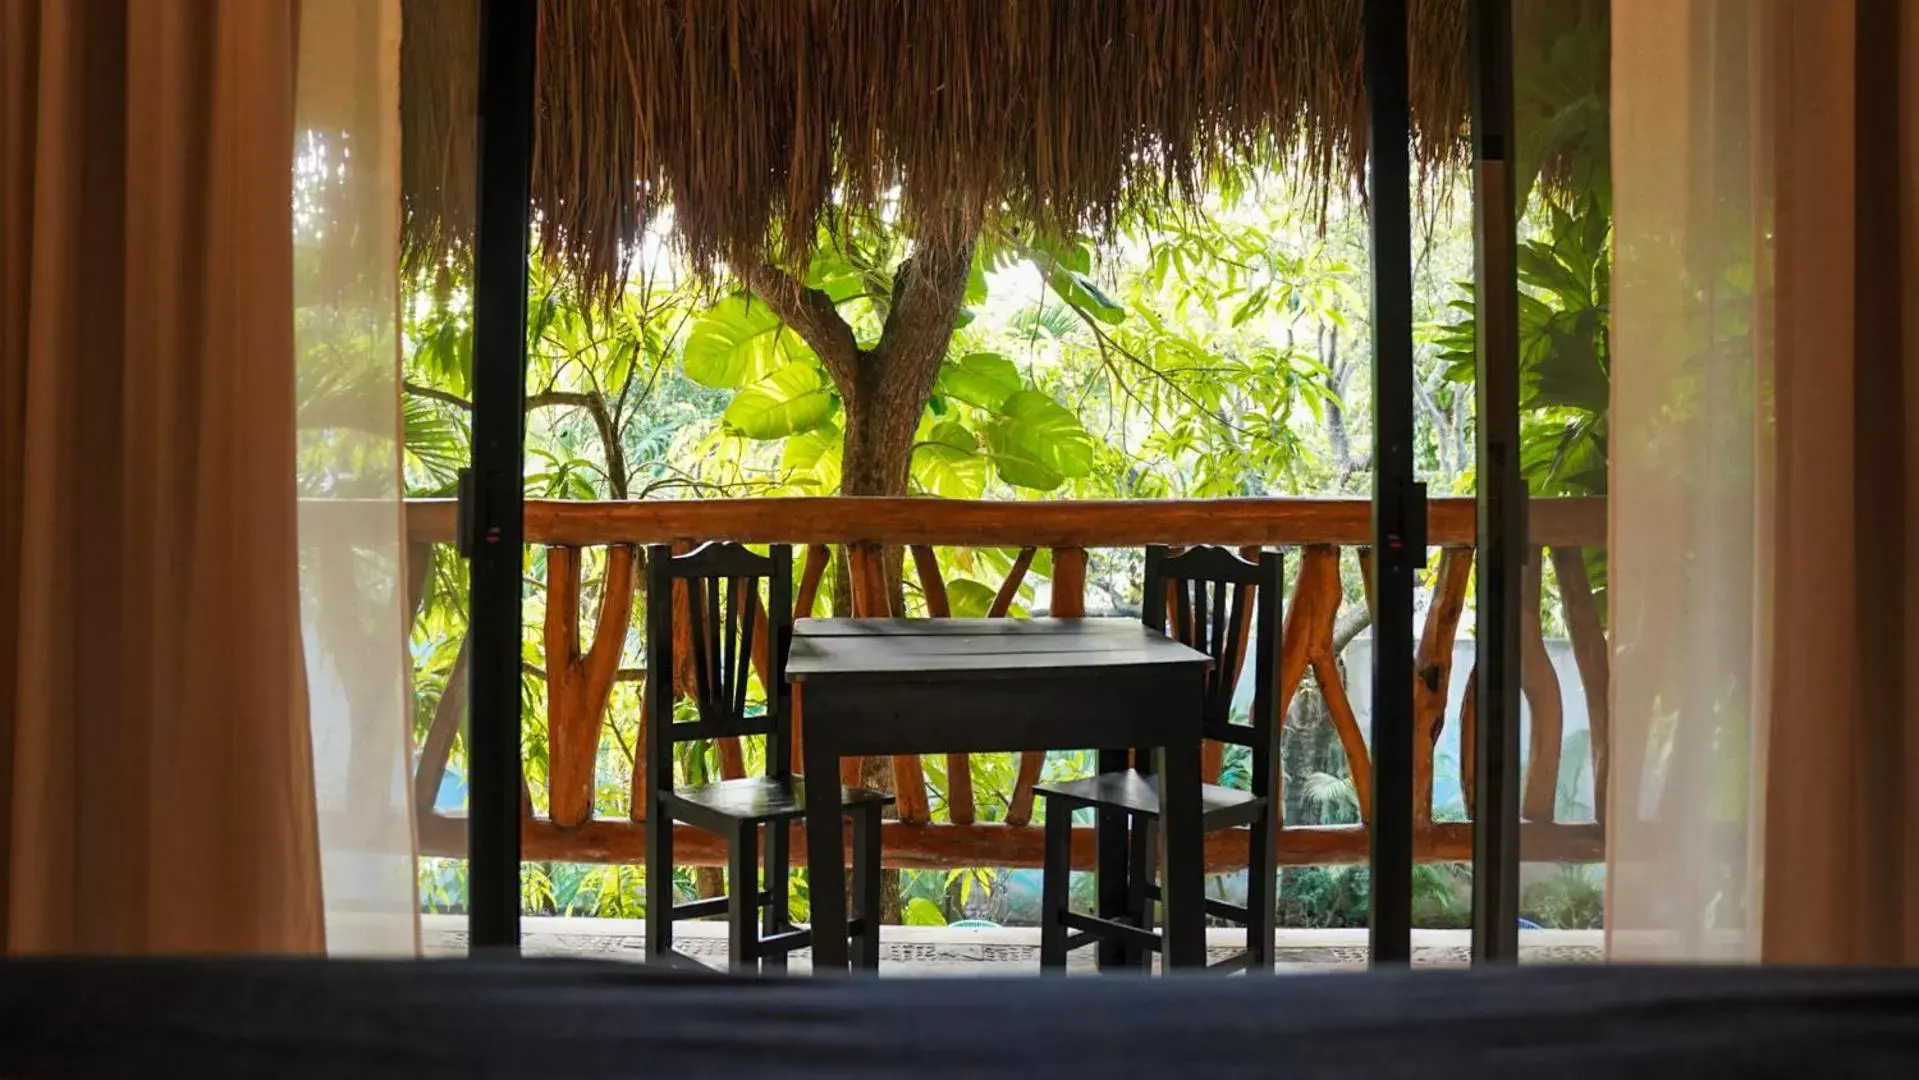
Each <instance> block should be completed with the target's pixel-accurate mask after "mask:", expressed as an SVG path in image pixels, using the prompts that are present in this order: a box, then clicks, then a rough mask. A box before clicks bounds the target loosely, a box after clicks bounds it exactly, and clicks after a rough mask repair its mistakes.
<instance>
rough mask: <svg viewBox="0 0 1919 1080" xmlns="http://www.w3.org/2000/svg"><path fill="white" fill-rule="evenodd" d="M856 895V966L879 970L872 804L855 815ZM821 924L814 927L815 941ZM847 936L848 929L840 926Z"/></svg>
mask: <svg viewBox="0 0 1919 1080" xmlns="http://www.w3.org/2000/svg"><path fill="white" fill-rule="evenodd" d="M853 895H854V896H855V897H856V898H857V904H858V911H857V913H856V915H855V916H854V917H855V918H857V919H859V920H860V933H859V935H858V936H857V937H855V938H854V939H853V949H852V957H853V967H854V968H855V969H856V970H861V969H863V970H866V971H878V970H879V969H880V807H879V805H878V804H869V805H866V806H862V807H860V808H859V809H858V810H856V811H854V812H853ZM819 932H820V927H819V923H817V922H815V923H814V924H813V933H814V935H815V940H817V935H818V934H819ZM838 932H839V933H842V934H844V933H846V932H847V928H846V927H843V926H842V927H839V928H838Z"/></svg>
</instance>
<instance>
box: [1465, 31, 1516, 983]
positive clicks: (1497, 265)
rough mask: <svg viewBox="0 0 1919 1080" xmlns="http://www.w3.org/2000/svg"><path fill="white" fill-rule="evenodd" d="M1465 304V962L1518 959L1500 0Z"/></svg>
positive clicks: (1512, 304)
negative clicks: (1473, 417) (1472, 493)
mask: <svg viewBox="0 0 1919 1080" xmlns="http://www.w3.org/2000/svg"><path fill="white" fill-rule="evenodd" d="M1471 19H1472V29H1471V36H1472V112H1473V158H1474V175H1473V222H1474V237H1473V241H1474V244H1473V249H1474V262H1475V266H1474V275H1473V277H1474V286H1473V290H1474V301H1475V306H1474V311H1475V316H1476V318H1477V321H1478V329H1479V340H1478V351H1479V356H1478V372H1477V380H1476V382H1477V386H1478V395H1479V400H1478V414H1479V415H1478V428H1479V469H1478V485H1479V498H1478V503H1479V505H1478V511H1479V522H1478V523H1479V531H1478V551H1477V557H1478V580H1479V593H1478V596H1477V612H1476V619H1477V621H1476V622H1475V624H1474V625H1475V627H1476V635H1475V636H1476V638H1477V641H1476V644H1477V648H1478V651H1479V665H1478V672H1479V675H1478V677H1479V685H1478V686H1477V687H1476V688H1475V689H1476V691H1477V698H1478V715H1477V723H1478V725H1479V730H1478V745H1477V748H1476V751H1475V752H1476V754H1477V755H1478V759H1477V761H1476V762H1475V765H1476V768H1477V773H1478V775H1477V777H1476V778H1475V788H1474V791H1473V962H1474V963H1476V964H1484V963H1510V962H1514V961H1517V960H1518V959H1519V795H1520V792H1519V690H1520V682H1519V679H1520V663H1521V660H1520V651H1519V623H1520V607H1519V605H1520V604H1522V603H1527V602H1531V601H1529V600H1528V598H1526V597H1524V596H1523V595H1522V588H1521V583H1522V582H1523V581H1524V580H1525V568H1526V559H1527V557H1528V555H1527V546H1526V479H1525V476H1524V475H1523V474H1522V473H1521V472H1520V465H1519V322H1518V284H1517V279H1516V277H1515V274H1516V265H1515V264H1516V260H1515V257H1514V234H1515V231H1516V220H1515V219H1516V215H1517V213H1518V207H1517V206H1515V205H1514V192H1515V190H1516V187H1515V185H1516V180H1517V178H1516V177H1514V176H1513V159H1512V135H1513V130H1512V128H1513V94H1512V77H1513V57H1512V5H1511V0H1472V8H1471Z"/></svg>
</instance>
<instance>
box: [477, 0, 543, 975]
mask: <svg viewBox="0 0 1919 1080" xmlns="http://www.w3.org/2000/svg"><path fill="white" fill-rule="evenodd" d="M476 2H481V3H482V4H483V6H482V8H481V13H480V102H479V107H480V124H479V129H480V136H479V143H480V145H479V157H480V162H479V190H478V195H479V211H478V213H479V221H478V223H477V233H476V237H475V243H474V259H473V264H474V265H473V468H472V469H471V470H470V471H469V472H468V473H467V474H466V475H465V476H463V477H462V478H461V481H462V482H461V493H460V494H461V518H462V521H463V525H464V527H463V530H462V536H461V542H462V545H463V546H464V548H465V550H466V554H467V557H468V558H469V559H471V560H472V564H471V566H470V568H469V574H470V581H471V586H470V596H471V604H472V611H471V615H470V629H469V631H468V634H469V640H470V642H471V645H470V647H471V649H472V661H473V662H472V665H471V667H470V675H469V678H470V679H471V687H470V689H471V693H470V696H469V697H468V700H469V701H471V702H472V716H471V725H472V726H471V728H470V730H469V738H468V743H467V755H468V765H469V768H470V770H471V775H470V776H469V777H468V778H467V799H468V808H467V859H468V860H469V869H470V873H469V875H468V880H467V896H468V925H467V931H468V935H469V940H470V941H471V943H472V945H471V947H472V949H473V950H474V951H476V952H478V951H486V950H496V949H498V950H517V949H518V948H519V944H520V580H521V572H522V563H523V562H524V542H523V541H524V529H523V527H522V522H521V516H520V515H521V489H520V483H521V481H520V477H521V474H522V472H523V471H524V470H523V468H522V466H521V458H522V455H523V453H524V450H525V435H526V432H525V416H526V257H527V191H528V188H529V187H530V185H531V176H532V166H533V50H534V32H535V25H534V9H533V0H476Z"/></svg>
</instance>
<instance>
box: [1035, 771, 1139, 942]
mask: <svg viewBox="0 0 1919 1080" xmlns="http://www.w3.org/2000/svg"><path fill="white" fill-rule="evenodd" d="M1127 757H1128V755H1127V753H1126V751H1124V750H1101V751H1100V752H1099V756H1098V768H1099V771H1100V772H1102V773H1108V772H1118V771H1120V770H1121V769H1124V768H1126V766H1127ZM1062 809H1064V808H1062ZM1047 812H1048V813H1049V814H1050V813H1051V812H1052V808H1051V807H1048V808H1047ZM1129 824H1130V816H1129V815H1128V814H1126V813H1124V812H1122V811H1119V810H1101V811H1098V812H1097V814H1096V815H1095V816H1094V819H1093V849H1094V853H1095V858H1094V862H1093V882H1094V889H1095V892H1096V893H1097V897H1098V899H1097V904H1096V911H1095V914H1097V915H1098V916H1099V917H1100V918H1102V919H1123V918H1125V917H1126V915H1127V907H1128V904H1127V899H1128V893H1129V890H1128V888H1127V882H1128V881H1129V880H1130V875H1131V874H1132V873H1133V868H1132V867H1130V866H1129V865H1128V859H1127V842H1126V840H1127V836H1126V834H1127V827H1128V825H1129ZM1093 948H1094V949H1095V950H1096V955H1097V956H1098V963H1099V970H1101V971H1114V970H1117V969H1119V968H1123V967H1127V966H1129V965H1130V963H1131V962H1132V960H1133V955H1132V954H1133V950H1132V949H1131V948H1129V947H1128V946H1127V944H1126V943H1125V942H1123V941H1108V940H1101V941H1098V942H1096V943H1095V944H1094V945H1093Z"/></svg>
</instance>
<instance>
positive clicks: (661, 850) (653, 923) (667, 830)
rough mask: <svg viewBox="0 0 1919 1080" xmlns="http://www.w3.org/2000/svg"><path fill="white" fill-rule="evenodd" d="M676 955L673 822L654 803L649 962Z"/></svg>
mask: <svg viewBox="0 0 1919 1080" xmlns="http://www.w3.org/2000/svg"><path fill="white" fill-rule="evenodd" d="M672 951H673V819H672V818H671V817H670V816H668V815H667V813H666V811H665V808H664V807H662V806H660V805H659V803H658V802H655V803H654V804H653V805H652V806H650V807H648V808H647V815H646V958H647V959H648V960H649V961H651V962H653V963H655V964H664V963H666V962H667V954H669V953H671V952H672Z"/></svg>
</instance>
